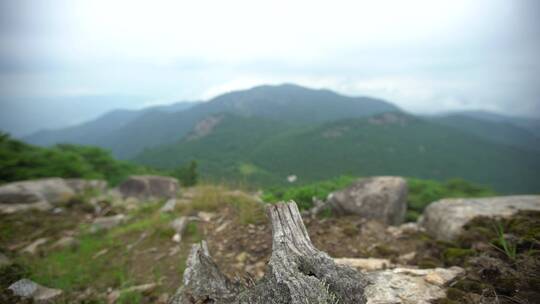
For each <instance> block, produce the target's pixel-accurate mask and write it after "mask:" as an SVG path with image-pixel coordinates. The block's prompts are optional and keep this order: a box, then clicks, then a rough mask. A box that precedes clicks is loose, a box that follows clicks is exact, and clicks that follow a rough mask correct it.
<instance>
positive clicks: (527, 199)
mask: <svg viewBox="0 0 540 304" xmlns="http://www.w3.org/2000/svg"><path fill="white" fill-rule="evenodd" d="M520 210H523V211H531V210H538V211H540V195H519V196H499V197H488V198H455V199H442V200H439V201H436V202H434V203H432V204H430V205H429V206H428V207H427V208H426V209H425V210H424V214H423V216H422V217H421V219H420V221H419V224H420V226H421V227H423V228H425V229H426V231H427V233H428V234H430V235H432V236H433V237H435V238H437V239H439V240H445V241H452V240H455V239H456V238H457V237H458V236H459V235H460V234H461V233H462V232H463V227H464V226H465V225H466V224H467V223H468V222H470V221H471V220H472V219H474V218H476V217H480V216H482V217H488V218H494V219H495V218H500V217H510V216H512V215H513V214H515V213H516V212H518V211H520Z"/></svg>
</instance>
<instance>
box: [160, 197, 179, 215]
mask: <svg viewBox="0 0 540 304" xmlns="http://www.w3.org/2000/svg"><path fill="white" fill-rule="evenodd" d="M176 203H177V201H176V199H175V198H171V199H169V200H167V202H166V203H165V204H164V205H163V207H161V209H159V211H161V212H163V213H166V212H173V211H174V208H176Z"/></svg>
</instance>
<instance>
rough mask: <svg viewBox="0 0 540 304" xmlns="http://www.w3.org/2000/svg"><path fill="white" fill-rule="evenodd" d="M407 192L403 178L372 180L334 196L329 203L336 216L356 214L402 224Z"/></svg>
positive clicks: (388, 222)
mask: <svg viewBox="0 0 540 304" xmlns="http://www.w3.org/2000/svg"><path fill="white" fill-rule="evenodd" d="M407 193H408V188H407V182H406V181H405V179H404V178H402V177H394V176H380V177H371V178H366V179H360V180H358V181H356V182H355V183H354V184H352V185H351V186H349V187H348V188H346V189H344V190H341V191H336V192H333V193H331V194H330V195H329V196H328V199H327V202H328V204H329V205H330V207H331V208H332V209H333V210H334V212H335V213H336V214H342V215H347V214H354V215H358V216H361V217H363V218H366V219H372V220H378V221H381V222H382V223H385V224H388V225H399V224H401V223H402V222H403V220H404V218H405V212H406V211H407Z"/></svg>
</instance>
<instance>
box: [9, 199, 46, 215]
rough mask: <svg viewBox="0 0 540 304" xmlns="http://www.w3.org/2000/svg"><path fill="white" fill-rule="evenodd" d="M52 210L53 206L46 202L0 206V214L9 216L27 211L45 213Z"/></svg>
mask: <svg viewBox="0 0 540 304" xmlns="http://www.w3.org/2000/svg"><path fill="white" fill-rule="evenodd" d="M52 208H53V206H52V205H51V204H50V203H49V202H46V201H41V202H37V203H30V204H0V213H4V214H11V213H18V212H23V211H28V210H38V211H47V210H50V209H52Z"/></svg>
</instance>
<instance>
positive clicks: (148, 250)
mask: <svg viewBox="0 0 540 304" xmlns="http://www.w3.org/2000/svg"><path fill="white" fill-rule="evenodd" d="M165 205H167V207H164V206H165ZM263 209H264V207H263V205H261V203H260V202H258V201H257V199H256V198H255V197H253V196H251V195H249V194H246V193H243V192H240V191H230V190H228V189H225V188H222V187H216V186H199V187H195V188H190V189H186V190H184V191H181V195H180V196H179V197H178V198H177V199H176V200H173V201H168V202H166V200H155V201H153V202H152V200H150V199H149V200H134V199H119V198H117V197H114V196H111V195H104V194H102V193H93V194H92V195H79V196H76V197H75V198H72V199H71V200H69V201H68V202H65V203H64V204H63V205H62V206H60V207H57V208H54V209H51V210H48V211H40V210H32V211H25V212H19V213H12V214H3V215H0V231H2V233H1V234H0V288H1V290H0V303H32V300H29V299H23V298H19V297H16V296H14V295H13V293H12V291H11V290H8V289H7V288H8V287H9V286H11V285H12V284H13V283H14V282H17V281H18V280H19V279H23V278H28V279H31V280H32V281H34V282H37V283H39V284H41V285H42V286H44V288H45V287H48V288H52V289H53V290H59V291H61V294H60V295H58V294H54V297H53V299H54V300H53V302H54V303H167V300H168V298H169V297H170V296H171V295H172V294H173V293H174V292H175V290H176V289H177V288H178V287H179V286H180V285H181V284H182V273H183V271H184V269H185V262H186V258H187V256H188V254H189V250H190V248H191V245H192V244H193V243H196V242H199V241H201V240H203V239H204V240H206V241H207V242H208V247H209V250H210V253H211V255H212V257H213V259H214V260H215V261H216V263H217V264H218V266H219V268H220V269H221V270H222V271H224V273H225V274H226V275H227V276H229V277H230V278H233V279H234V280H238V281H240V282H242V283H243V284H246V285H249V284H252V282H254V281H256V280H257V279H259V278H261V277H262V276H263V274H264V270H265V267H266V263H267V262H268V258H269V256H270V254H271V250H272V248H271V247H272V244H271V227H270V224H269V222H268V220H267V218H266V217H265V214H264V210H263ZM172 223H175V224H172ZM304 223H305V225H306V227H307V229H308V232H309V235H310V238H311V240H312V242H313V244H314V245H315V247H317V248H318V249H320V250H322V251H325V252H327V253H328V254H329V255H330V256H331V257H333V258H335V259H336V262H337V263H341V264H347V265H350V266H352V267H356V268H358V269H359V270H360V271H364V272H366V273H368V272H369V273H373V271H379V272H377V273H376V274H375V275H373V276H372V280H374V281H377V280H379V281H382V282H383V283H385V284H397V285H399V288H403V289H404V291H403V294H405V293H407V292H410V291H411V289H420V288H422V290H421V292H423V294H425V295H429V297H427V296H425V298H424V299H423V300H425V302H423V301H420V300H418V299H417V301H415V300H414V298H413V297H412V296H411V297H410V298H408V299H409V300H407V299H398V300H392V301H394V302H391V301H389V302H381V303H429V302H436V303H539V300H538V299H540V255H539V252H540V251H539V250H540V212H537V211H529V212H519V213H517V214H515V215H513V216H512V217H509V218H506V219H497V220H494V219H493V218H487V217H486V218H482V217H479V218H477V219H475V220H474V221H472V222H470V223H468V224H467V225H466V226H465V227H464V229H463V231H464V232H463V233H461V234H460V236H459V237H458V238H457V239H455V240H452V241H440V240H436V239H434V238H432V237H431V236H430V235H429V234H428V233H426V231H424V230H423V229H422V228H420V227H419V226H418V225H417V224H416V223H408V224H404V225H401V226H386V225H385V224H383V223H381V222H380V221H375V220H366V219H363V218H361V217H359V216H353V215H348V216H339V217H337V216H331V215H329V214H327V213H325V214H324V215H318V216H312V215H309V214H306V215H305V217H304ZM453 266H459V267H461V268H462V269H461V268H451V267H453ZM437 267H439V268H447V269H452V271H451V279H446V278H445V276H450V274H448V272H445V271H446V270H437V271H435V270H433V269H436V268H437ZM381 269H382V270H381ZM384 269H387V270H384ZM415 269H416V270H415ZM422 269H431V270H429V271H424V270H422ZM456 269H457V270H456ZM393 280H396V282H394V281H393ZM397 285H393V287H392V288H397V287H396V286H397ZM47 292H48V294H49V295H50V294H51V291H50V290H43V293H44V294H45V295H47ZM374 292H375V291H374ZM411 299H413V300H411ZM396 301H397V302H396ZM37 302H38V301H37Z"/></svg>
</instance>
